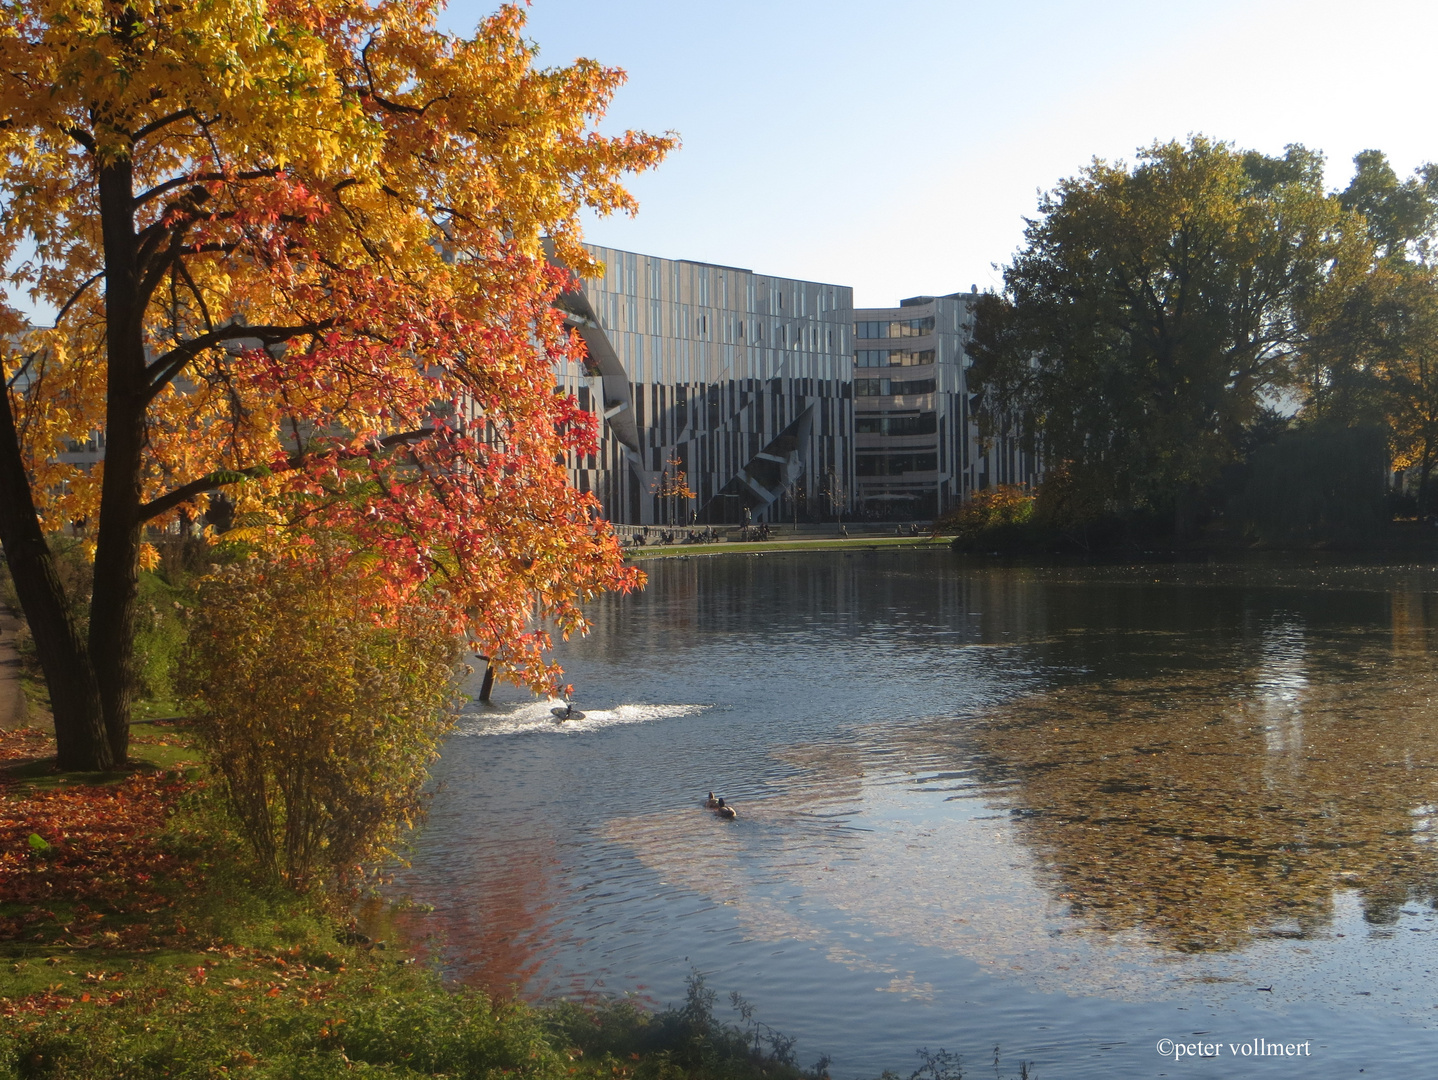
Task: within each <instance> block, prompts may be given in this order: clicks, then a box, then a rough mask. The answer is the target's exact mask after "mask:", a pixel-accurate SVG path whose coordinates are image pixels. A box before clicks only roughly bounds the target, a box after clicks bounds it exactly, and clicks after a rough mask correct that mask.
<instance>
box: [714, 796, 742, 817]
mask: <svg viewBox="0 0 1438 1080" xmlns="http://www.w3.org/2000/svg"><path fill="white" fill-rule="evenodd" d="M714 813H716V814H718V815H719V816H720V817H721V818H726V819H728V820H730V821H732V820H733V819H734V818H736V817H738V816H739V811H737V810H735V809H734V808H733V807H732V806H729V805H728V804H727V803H725V802H724V800H723V799H719V800H718V805H717V806H715V807H714Z"/></svg>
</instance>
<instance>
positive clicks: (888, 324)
mask: <svg viewBox="0 0 1438 1080" xmlns="http://www.w3.org/2000/svg"><path fill="white" fill-rule="evenodd" d="M933 332H934V317H933V316H932V315H930V316H929V317H928V318H926V319H902V320H892V321H884V322H878V321H866V322H856V323H855V324H854V336H855V337H860V338H905V337H923V336H924V335H925V334H932V333H933Z"/></svg>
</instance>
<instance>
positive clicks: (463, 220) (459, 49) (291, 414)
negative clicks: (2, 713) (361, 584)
mask: <svg viewBox="0 0 1438 1080" xmlns="http://www.w3.org/2000/svg"><path fill="white" fill-rule="evenodd" d="M438 7H439V5H438V4H437V3H435V2H433V0H212V2H208V3H203V4H196V3H185V2H175V0H33V2H27V3H25V4H12V5H9V6H7V7H6V9H5V11H4V14H3V15H0V145H3V155H0V201H3V206H4V214H3V216H0V254H3V257H4V260H5V263H6V265H7V266H8V267H12V268H14V269H13V273H12V284H14V285H17V286H20V287H23V288H26V289H29V290H30V292H31V293H32V294H33V295H34V296H35V297H36V298H37V299H38V300H40V301H43V302H46V303H48V304H49V305H51V306H53V308H54V310H55V312H56V315H55V326H54V327H53V328H51V329H34V328H29V327H27V326H26V325H25V324H24V322H23V320H22V318H21V316H20V315H19V313H18V312H17V311H15V310H13V309H6V310H4V311H3V312H0V321H3V327H0V329H3V331H4V333H5V335H6V338H5V340H6V343H7V344H6V352H5V357H4V376H5V381H6V391H7V393H6V394H4V395H3V396H0V401H3V408H0V543H3V545H4V549H5V555H6V558H7V560H8V562H9V566H10V569H11V572H12V575H13V577H14V580H15V584H16V588H17V591H18V593H19V596H20V600H21V603H22V605H23V607H24V610H25V614H26V616H27V618H28V620H29V623H30V626H31V628H32V632H33V634H34V638H35V642H36V645H37V650H38V652H39V655H40V659H41V662H42V664H43V667H44V671H45V676H46V679H47V682H48V684H49V688H50V692H51V698H52V702H53V708H54V713H55V725H56V735H57V743H58V747H59V756H60V761H61V764H62V765H63V766H65V767H70V768H100V767H105V766H108V765H110V764H112V763H114V762H117V761H121V760H124V758H125V756H126V748H127V738H128V736H127V729H128V721H129V714H130V694H131V685H132V677H131V667H132V630H133V624H134V616H135V597H136V580H137V573H138V567H139V566H140V565H141V564H142V563H143V562H144V561H145V560H146V559H147V558H149V557H151V556H152V552H151V551H150V549H148V548H147V545H146V542H145V536H146V530H153V529H163V528H168V527H179V524H180V523H181V522H182V521H192V520H195V519H196V518H198V516H199V515H201V514H202V513H203V512H204V511H205V510H206V508H207V507H208V506H209V505H210V503H211V500H213V499H215V498H217V497H223V498H224V499H225V500H227V501H228V503H230V504H231V505H232V506H233V510H234V517H233V520H234V521H235V522H236V523H237V524H238V525H239V526H241V527H242V529H241V535H242V536H244V537H245V538H247V539H250V540H252V541H254V542H256V543H260V544H263V545H271V546H284V545H294V544H304V543H305V542H306V537H307V536H309V535H313V533H314V532H315V531H316V530H323V531H325V532H327V533H328V534H330V536H331V539H330V540H328V541H327V543H332V544H339V545H341V546H342V547H344V548H345V550H348V551H349V552H350V553H351V555H352V556H353V557H355V558H371V559H375V560H377V561H378V564H379V565H380V566H382V568H383V571H384V572H383V574H382V575H381V579H382V581H383V583H384V595H382V596H381V597H380V598H379V599H380V601H382V602H383V603H388V604H390V605H391V607H392V609H393V610H398V609H399V607H400V606H402V605H404V604H405V603H407V602H408V601H409V599H410V598H411V597H412V596H413V595H414V594H415V592H416V591H417V590H421V589H423V590H425V591H426V593H427V595H428V596H429V598H430V601H429V602H435V601H442V602H441V603H438V606H437V607H436V608H435V609H434V610H435V611H436V612H437V614H436V615H435V617H436V618H443V619H445V620H448V622H449V624H450V625H451V626H452V628H453V629H454V631H455V632H457V633H458V632H461V631H462V632H465V633H467V634H468V635H469V638H470V641H471V643H472V644H473V646H474V647H475V648H476V649H477V650H478V651H481V652H483V653H485V654H487V655H489V656H490V657H491V658H492V662H493V663H494V664H496V666H497V667H498V668H499V669H500V670H501V671H503V672H506V673H508V674H510V675H511V676H512V677H514V678H516V679H518V680H521V681H524V682H527V683H529V684H530V685H534V686H536V687H539V686H544V685H548V684H549V683H551V682H552V681H553V680H554V678H555V675H556V669H554V668H553V667H552V666H551V665H549V664H547V663H546V662H545V660H544V659H543V649H544V647H545V646H546V645H547V643H548V638H547V637H546V636H545V634H544V632H543V630H542V626H543V625H544V624H545V621H546V620H547V621H548V623H549V624H550V625H557V626H558V628H559V629H560V630H561V631H562V632H565V633H568V632H570V631H573V630H576V629H580V628H582V627H583V625H584V623H583V617H582V615H581V613H580V611H579V608H578V606H577V605H578V603H579V602H580V601H582V600H583V599H585V598H586V597H588V596H591V595H593V594H594V593H595V592H596V591H599V590H602V589H607V588H626V587H629V586H631V585H633V584H634V583H635V580H636V578H635V576H634V575H633V574H632V573H629V572H626V571H625V570H624V569H623V568H622V564H621V561H620V557H619V552H618V547H617V544H616V543H615V541H614V538H613V536H612V534H611V533H610V532H609V530H608V529H607V526H605V525H604V524H603V523H602V522H601V521H600V520H599V519H598V518H597V516H596V511H597V507H596V504H595V503H594V502H593V500H592V499H590V498H588V497H586V496H582V495H580V494H578V493H577V492H575V491H573V490H572V489H571V488H569V487H568V486H567V484H566V481H565V476H564V473H563V469H562V466H561V465H560V464H558V462H559V461H560V460H561V459H562V457H563V455H564V454H565V453H566V452H568V451H570V450H575V449H581V448H582V449H587V448H589V447H590V446H591V445H592V441H593V439H594V436H595V421H594V418H593V417H592V416H591V415H589V414H587V413H584V412H581V411H580V410H579V408H578V406H577V404H576V403H575V402H574V401H573V400H572V399H570V398H566V397H561V396H558V395H557V394H556V393H555V391H554V377H553V369H554V365H555V364H557V363H562V362H566V361H568V360H571V359H576V358H577V356H576V350H577V348H578V346H577V345H576V344H574V343H573V342H572V340H571V338H570V336H569V335H568V334H567V333H566V332H565V330H564V328H563V325H562V322H561V321H560V318H559V317H558V316H557V315H556V314H555V313H554V311H553V309H552V307H551V300H552V299H553V298H554V297H555V296H556V295H557V293H558V292H559V291H560V290H561V289H562V288H563V287H565V285H566V284H567V273H568V272H567V271H560V270H557V269H555V268H553V266H552V265H551V264H550V263H549V262H548V261H547V260H546V258H545V257H544V253H543V251H542V249H541V238H543V237H549V238H550V239H551V240H552V243H553V245H554V250H555V252H556V254H557V256H558V259H557V261H558V262H559V263H562V264H564V265H567V266H568V267H571V268H573V270H575V271H577V272H580V273H585V272H593V270H594V265H593V263H592V260H591V259H590V258H589V256H588V255H587V254H586V252H585V250H584V249H583V247H582V246H581V244H580V237H579V229H578V224H577V222H578V216H579V214H580V212H581V211H582V210H583V209H584V208H586V207H587V208H589V209H591V210H594V211H597V212H600V213H606V212H610V211H614V210H626V211H627V210H631V209H632V207H633V204H632V202H631V200H630V197H629V196H628V194H627V193H626V192H625V190H624V189H623V187H622V186H621V184H620V180H621V178H622V176H623V174H625V173H626V172H628V171H632V170H637V169H643V168H646V167H648V166H650V165H652V164H653V163H654V162H656V161H657V160H658V159H659V158H660V157H661V156H662V155H663V153H664V152H665V150H666V149H668V148H669V146H670V145H671V141H670V140H669V139H666V138H655V137H650V136H646V135H643V134H636V133H632V132H631V133H625V134H621V135H617V136H604V135H600V134H599V133H597V132H596V131H595V130H594V127H593V124H594V122H595V121H596V120H597V118H598V117H599V116H600V115H601V114H602V112H603V110H604V108H605V106H606V104H607V102H608V101H609V99H610V96H611V94H612V93H613V91H614V89H615V88H616V87H617V86H618V85H619V82H620V80H621V78H622V75H621V73H619V72H617V71H614V70H612V69H606V68H603V67H600V66H598V65H596V64H594V63H592V62H589V61H578V62H576V63H575V64H574V65H573V66H570V67H565V68H555V69H540V68H537V67H536V66H535V65H534V63H533V61H534V49H533V47H532V46H531V45H530V44H528V43H527V42H526V41H525V39H524V38H523V37H522V29H523V24H524V19H523V14H522V12H521V10H520V9H519V8H517V7H505V8H503V9H502V10H501V11H500V12H498V13H497V14H496V15H494V16H493V17H491V18H489V19H487V20H486V21H485V22H484V23H483V24H481V25H480V27H479V28H478V30H477V31H476V33H475V34H474V35H473V36H472V37H462V36H454V35H450V34H447V33H444V32H441V31H440V30H438V29H437V27H436V25H435V17H436V13H437V10H438ZM95 436H98V437H99V438H100V439H102V440H103V445H104V460H103V463H101V464H100V465H97V466H94V467H89V468H87V467H84V466H80V465H75V464H70V463H68V460H67V455H66V453H65V451H66V450H67V449H68V448H69V446H70V445H71V444H72V443H73V442H76V441H84V440H86V439H89V438H91V437H95ZM62 528H73V529H74V530H76V531H77V532H78V533H79V534H80V535H81V536H82V537H83V538H84V540H85V541H86V542H87V543H90V544H93V550H94V560H95V561H94V570H95V572H94V588H93V597H92V601H91V609H90V620H89V629H88V634H87V635H82V634H81V633H80V630H79V629H78V626H77V623H76V622H75V620H74V619H73V618H72V617H71V615H70V614H69V613H68V608H67V605H66V603H65V599H66V598H65V596H64V595H63V589H62V587H61V585H60V582H59V578H58V577H57V575H56V573H55V570H54V564H53V560H52V558H51V552H50V547H49V543H48V541H47V535H52V534H53V533H55V532H56V531H57V530H61V529H62ZM335 538H338V539H335ZM274 617H275V618H277V619H282V618H284V617H285V613H284V612H275V614H274ZM376 617H380V616H379V615H377V616H376Z"/></svg>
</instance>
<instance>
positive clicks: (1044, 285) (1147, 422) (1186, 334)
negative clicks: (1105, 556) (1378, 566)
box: [971, 136, 1372, 533]
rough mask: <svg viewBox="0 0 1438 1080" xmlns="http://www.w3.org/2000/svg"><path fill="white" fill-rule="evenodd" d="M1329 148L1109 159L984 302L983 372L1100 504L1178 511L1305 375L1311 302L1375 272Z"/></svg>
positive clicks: (999, 408) (1073, 181)
mask: <svg viewBox="0 0 1438 1080" xmlns="http://www.w3.org/2000/svg"><path fill="white" fill-rule="evenodd" d="M1359 221H1360V219H1359V218H1358V217H1357V215H1356V214H1354V213H1352V212H1350V211H1347V210H1345V209H1344V208H1343V206H1342V205H1341V204H1340V203H1339V201H1338V200H1337V199H1336V198H1334V197H1332V196H1330V195H1328V194H1326V193H1325V192H1324V190H1323V167H1322V159H1321V157H1320V156H1319V155H1317V154H1315V153H1313V152H1311V151H1308V150H1306V149H1304V148H1303V147H1301V146H1290V147H1289V148H1288V149H1287V151H1286V152H1285V154H1284V155H1283V156H1282V157H1269V156H1265V155H1262V154H1258V153H1253V152H1244V151H1241V150H1238V149H1236V148H1234V147H1233V146H1231V145H1229V144H1227V143H1220V142H1213V141H1210V140H1208V139H1206V138H1203V137H1201V136H1195V137H1193V138H1191V139H1190V140H1189V141H1188V142H1187V143H1178V142H1169V143H1156V144H1154V145H1153V146H1151V147H1149V148H1148V149H1146V150H1143V151H1141V152H1140V153H1139V155H1138V160H1137V163H1136V164H1135V165H1134V166H1132V167H1129V166H1127V165H1125V164H1123V163H1117V164H1110V163H1107V162H1104V161H1097V160H1096V161H1095V162H1094V163H1093V164H1092V165H1090V166H1089V167H1088V168H1086V169H1084V170H1083V171H1082V172H1081V173H1080V174H1079V175H1078V176H1076V177H1073V178H1070V179H1067V180H1064V181H1062V182H1061V183H1060V184H1059V185H1058V187H1057V188H1055V189H1054V190H1053V191H1052V192H1049V193H1048V194H1046V195H1044V196H1043V197H1042V199H1041V200H1040V204H1039V214H1038V216H1037V217H1036V218H1035V219H1033V220H1032V221H1030V222H1029V225H1028V228H1027V229H1026V231H1025V243H1024V247H1023V248H1022V249H1021V250H1020V251H1019V253H1018V254H1017V255H1016V256H1015V258H1014V260H1013V262H1012V263H1011V265H1010V266H1009V267H1008V268H1007V269H1006V271H1005V293H1004V295H1003V296H1001V297H995V298H993V299H992V300H989V301H985V302H983V303H981V304H980V306H979V311H978V320H977V326H976V330H975V339H974V342H973V344H972V347H971V353H972V355H973V356H974V360H975V364H974V370H973V372H972V381H973V384H974V385H975V387H976V388H977V389H978V390H979V391H980V392H981V394H982V395H983V412H984V414H985V416H986V420H987V422H988V423H989V424H990V425H992V424H994V423H996V422H998V421H999V420H1000V419H1001V418H1003V417H1004V414H1005V413H1010V414H1017V415H1018V416H1019V418H1020V419H1021V420H1022V421H1023V422H1024V423H1025V425H1026V430H1027V431H1028V432H1029V436H1030V438H1032V439H1035V440H1038V441H1040V442H1041V443H1042V447H1043V451H1044V453H1045V455H1046V458H1047V460H1048V462H1049V467H1050V469H1051V470H1053V471H1054V472H1055V473H1056V474H1058V475H1061V476H1062V478H1063V482H1064V484H1065V486H1066V490H1067V492H1068V498H1067V501H1066V504H1067V505H1069V506H1072V507H1082V508H1083V510H1082V512H1083V513H1087V514H1092V515H1099V514H1107V515H1120V516H1121V515H1125V514H1130V513H1134V512H1139V513H1153V514H1172V515H1173V520H1174V526H1175V529H1176V531H1177V532H1179V533H1183V532H1186V531H1187V530H1188V529H1189V528H1190V527H1191V525H1192V513H1193V510H1194V507H1195V505H1196V502H1197V498H1198V496H1199V494H1200V493H1201V492H1202V491H1203V489H1204V488H1206V487H1208V486H1209V485H1211V484H1213V483H1214V482H1215V481H1216V480H1217V478H1218V476H1219V473H1220V471H1221V470H1222V468H1223V466H1224V465H1225V464H1227V463H1229V462H1231V461H1233V460H1235V459H1236V458H1237V457H1238V456H1239V454H1240V447H1241V445H1242V441H1243V436H1244V432H1245V431H1246V430H1247V429H1248V428H1249V427H1250V426H1251V425H1253V424H1254V423H1255V422H1257V421H1258V419H1259V418H1260V416H1261V415H1262V413H1263V410H1264V408H1265V407H1266V406H1267V405H1269V404H1271V403H1272V402H1273V401H1274V400H1275V399H1276V398H1277V397H1278V396H1279V395H1281V394H1283V393H1284V392H1285V391H1286V390H1288V388H1290V387H1291V386H1293V385H1294V383H1295V381H1296V372H1295V364H1296V362H1297V360H1298V358H1299V355H1300V348H1301V346H1302V345H1303V344H1304V342H1305V340H1306V338H1305V324H1306V319H1307V315H1306V312H1307V310H1308V305H1309V304H1311V303H1312V302H1313V301H1314V298H1315V297H1317V296H1319V295H1320V294H1321V293H1322V291H1323V289H1324V288H1325V286H1326V285H1327V283H1328V281H1329V280H1330V279H1333V278H1335V277H1339V276H1341V275H1342V274H1343V273H1346V272H1348V268H1349V267H1357V268H1359V270H1360V271H1362V270H1366V269H1367V267H1368V266H1369V265H1370V262H1371V246H1372V245H1371V241H1370V240H1369V239H1368V236H1367V234H1366V233H1365V232H1364V231H1363V229H1362V228H1361V227H1359Z"/></svg>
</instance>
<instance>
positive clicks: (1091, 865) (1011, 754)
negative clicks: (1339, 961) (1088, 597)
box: [975, 596, 1438, 952]
mask: <svg viewBox="0 0 1438 1080" xmlns="http://www.w3.org/2000/svg"><path fill="white" fill-rule="evenodd" d="M1399 601H1400V598H1399V597H1397V596H1395V603H1394V613H1395V623H1394V637H1393V639H1392V641H1391V643H1390V642H1389V641H1387V640H1382V639H1379V640H1381V644H1379V642H1378V641H1375V640H1374V639H1373V638H1367V639H1365V640H1358V641H1355V640H1352V639H1349V640H1344V639H1343V638H1342V637H1337V638H1334V637H1330V638H1328V639H1327V640H1326V641H1313V640H1305V635H1304V633H1303V631H1302V628H1301V626H1300V625H1298V624H1297V623H1296V622H1294V621H1292V620H1289V621H1283V620H1279V621H1275V622H1274V623H1272V624H1271V625H1270V626H1269V627H1268V628H1267V629H1266V630H1265V631H1264V633H1263V634H1262V637H1261V639H1260V641H1259V642H1258V643H1257V644H1258V648H1257V649H1256V650H1249V657H1248V658H1247V660H1246V662H1244V661H1242V660H1240V661H1239V662H1238V663H1236V664H1233V665H1209V666H1208V667H1206V668H1195V667H1189V668H1187V669H1185V670H1182V671H1170V672H1168V673H1167V674H1164V673H1162V672H1159V673H1153V674H1149V675H1147V676H1146V677H1144V678H1142V679H1132V680H1128V679H1123V678H1117V677H1114V678H1110V679H1107V680H1100V681H1095V682H1093V683H1089V684H1086V685H1079V686H1071V687H1068V688H1065V689H1060V690H1055V691H1050V692H1046V693H1043V694H1039V695H1034V696H1030V697H1027V698H1023V699H1019V700H1016V701H1014V702H1012V703H1011V704H1009V705H1008V706H1006V707H1005V708H1004V710H1003V711H1002V712H1000V713H998V714H997V715H995V716H993V717H992V719H991V720H989V721H988V722H986V723H984V724H982V725H981V726H980V727H979V729H978V731H977V732H976V733H975V734H976V738H977V742H978V747H979V748H980V749H981V752H982V753H983V755H984V756H985V758H987V759H988V761H989V762H990V763H991V765H992V766H994V767H997V768H998V769H999V770H1000V771H1001V772H1002V773H1003V774H1004V775H1006V776H1011V777H1013V778H1015V779H1016V780H1017V783H1016V784H1014V785H1013V787H1012V788H1011V789H1010V791H1011V793H1012V797H1013V799H1014V800H1015V803H1016V805H1014V806H1013V807H1012V808H1011V813H1012V815H1013V817H1014V818H1015V821H1016V828H1017V830H1018V836H1019V838H1020V839H1021V840H1022V841H1023V842H1024V843H1025V844H1026V845H1028V846H1030V847H1031V848H1032V849H1033V850H1034V852H1035V853H1036V855H1037V856H1038V859H1039V861H1040V864H1041V865H1042V866H1043V867H1044V871H1043V872H1044V876H1045V878H1046V883H1047V885H1048V887H1049V888H1051V889H1052V890H1053V891H1054V892H1055V893H1056V894H1057V895H1058V896H1059V897H1060V898H1061V899H1063V900H1066V901H1067V902H1068V903H1069V905H1070V909H1071V910H1072V911H1073V912H1074V913H1075V914H1077V915H1080V916H1082V917H1084V918H1085V920H1086V921H1088V922H1089V923H1090V924H1091V925H1093V926H1096V927H1099V928H1104V929H1125V930H1126V929H1137V930H1142V931H1143V932H1145V933H1146V934H1148V935H1150V936H1151V937H1152V938H1153V939H1154V941H1155V943H1156V944H1161V945H1165V946H1169V947H1173V948H1176V949H1179V950H1182V951H1188V952H1198V951H1204V950H1225V949H1233V948H1238V947H1241V946H1243V945H1245V944H1246V943H1248V942H1249V941H1251V940H1252V939H1253V938H1254V937H1263V936H1290V937H1305V936H1308V935H1310V934H1313V933H1314V932H1316V931H1318V930H1320V929H1321V928H1323V927H1324V926H1325V925H1326V924H1327V922H1328V920H1329V919H1330V917H1331V913H1332V897H1333V893H1334V891H1335V890H1336V889H1341V888H1346V887H1352V888H1357V889H1358V890H1360V893H1361V895H1362V899H1363V904H1364V910H1365V914H1366V917H1367V918H1368V920H1369V922H1371V923H1378V924H1384V923H1390V922H1393V921H1396V919H1397V916H1398V912H1399V909H1400V908H1401V907H1402V905H1403V904H1404V903H1405V902H1407V901H1410V900H1419V901H1425V902H1427V901H1432V900H1433V898H1434V896H1435V884H1438V851H1435V848H1434V845H1432V844H1429V843H1427V842H1426V841H1427V840H1428V839H1429V837H1430V836H1431V835H1432V834H1433V827H1434V823H1435V816H1438V810H1435V807H1438V731H1435V726H1434V723H1433V719H1434V711H1433V704H1432V699H1433V697H1434V695H1435V692H1438V677H1435V675H1438V673H1435V665H1434V663H1433V657H1432V655H1431V653H1430V652H1429V650H1428V648H1427V647H1426V639H1427V634H1426V631H1422V630H1415V629H1414V623H1415V621H1417V622H1418V623H1419V624H1420V625H1422V624H1423V623H1424V622H1425V621H1424V620H1422V619H1421V618H1420V617H1419V616H1420V615H1421V608H1422V607H1423V606H1424V605H1422V604H1421V603H1418V602H1416V601H1413V600H1412V598H1403V599H1402V603H1401V604H1400V602H1399ZM1400 610H1401V612H1402V619H1400V618H1397V617H1396V616H1398V615H1399V613H1400ZM1400 630H1401V632H1400ZM1360 672H1361V677H1360V678H1355V679H1351V680H1350V679H1347V678H1345V674H1347V673H1355V674H1356V673H1360Z"/></svg>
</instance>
